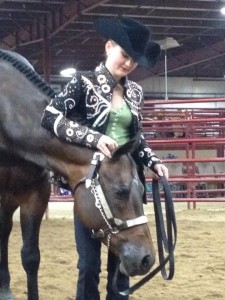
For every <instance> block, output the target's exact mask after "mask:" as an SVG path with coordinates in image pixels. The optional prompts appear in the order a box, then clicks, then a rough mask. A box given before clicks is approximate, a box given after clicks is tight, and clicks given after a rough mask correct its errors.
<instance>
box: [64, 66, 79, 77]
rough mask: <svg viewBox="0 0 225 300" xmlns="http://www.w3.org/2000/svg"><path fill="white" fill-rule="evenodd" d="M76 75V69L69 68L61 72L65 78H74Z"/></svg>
mask: <svg viewBox="0 0 225 300" xmlns="http://www.w3.org/2000/svg"><path fill="white" fill-rule="evenodd" d="M75 73H76V69H74V68H67V69H64V70H62V71H60V75H61V76H63V77H73V75H74V74H75Z"/></svg>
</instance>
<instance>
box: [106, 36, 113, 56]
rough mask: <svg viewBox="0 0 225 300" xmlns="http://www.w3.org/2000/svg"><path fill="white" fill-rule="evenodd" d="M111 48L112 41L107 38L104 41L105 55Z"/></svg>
mask: <svg viewBox="0 0 225 300" xmlns="http://www.w3.org/2000/svg"><path fill="white" fill-rule="evenodd" d="M111 48H112V41H111V40H108V41H107V42H106V43H105V53H106V56H108V55H109V53H110V49H111Z"/></svg>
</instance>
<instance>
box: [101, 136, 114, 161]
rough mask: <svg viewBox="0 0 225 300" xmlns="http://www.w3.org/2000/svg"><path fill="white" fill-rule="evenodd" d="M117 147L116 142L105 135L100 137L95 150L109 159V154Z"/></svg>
mask: <svg viewBox="0 0 225 300" xmlns="http://www.w3.org/2000/svg"><path fill="white" fill-rule="evenodd" d="M117 147H118V144H117V142H116V141H115V140H114V139H112V138H110V137H109V136H106V135H102V136H101V138H100V139H99V141H98V144H97V148H98V149H99V150H100V151H101V152H102V153H103V154H104V155H106V156H108V157H111V152H112V151H114V150H115V149H116V148H117Z"/></svg>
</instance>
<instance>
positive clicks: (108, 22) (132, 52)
mask: <svg viewBox="0 0 225 300" xmlns="http://www.w3.org/2000/svg"><path fill="white" fill-rule="evenodd" d="M94 27H95V29H96V31H97V32H98V33H100V34H101V35H102V36H104V37H105V38H107V39H111V40H113V41H114V42H115V43H117V44H118V45H119V46H120V47H121V48H123V49H124V50H125V51H126V52H127V53H128V55H129V56H130V57H132V58H133V60H134V61H136V62H137V63H138V64H139V65H141V66H144V67H153V66H154V65H155V63H156V61H157V58H158V56H159V54H160V46H159V44H157V43H156V42H154V41H152V40H151V39H150V31H149V29H148V28H147V27H146V26H145V25H143V24H141V23H139V22H137V21H135V20H133V19H131V18H128V17H119V18H116V19H106V18H101V19H98V20H97V21H96V22H95V23H94Z"/></svg>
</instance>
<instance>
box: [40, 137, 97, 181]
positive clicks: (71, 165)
mask: <svg viewBox="0 0 225 300" xmlns="http://www.w3.org/2000/svg"><path fill="white" fill-rule="evenodd" d="M93 154H94V150H90V149H88V148H85V147H81V146H78V145H74V144H73V145H72V144H68V143H64V142H61V141H59V139H57V138H54V139H53V140H51V142H50V144H49V145H48V147H46V153H45V155H46V158H47V165H48V167H49V168H50V169H51V170H53V171H55V172H58V173H59V174H61V175H63V176H65V177H66V178H68V179H69V181H70V182H73V183H75V184H76V183H77V181H79V180H80V179H81V178H83V177H84V176H85V175H86V174H87V171H88V168H89V166H90V163H91V159H92V157H93Z"/></svg>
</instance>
